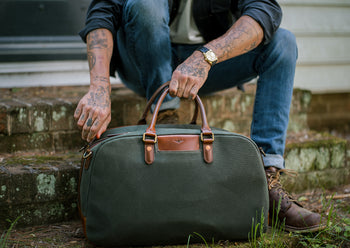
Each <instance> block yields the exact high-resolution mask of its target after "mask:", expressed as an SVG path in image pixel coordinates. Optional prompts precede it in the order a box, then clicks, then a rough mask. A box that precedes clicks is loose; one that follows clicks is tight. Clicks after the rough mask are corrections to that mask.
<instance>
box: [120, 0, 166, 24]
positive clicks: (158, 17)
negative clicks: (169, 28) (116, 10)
mask: <svg viewBox="0 0 350 248" xmlns="http://www.w3.org/2000/svg"><path fill="white" fill-rule="evenodd" d="M123 21H124V22H137V23H138V24H140V25H143V27H144V28H145V30H144V31H146V30H148V29H149V28H152V27H157V25H158V24H162V25H163V24H168V22H169V8H168V1H159V0H128V1H127V2H126V4H125V6H124V20H123Z"/></svg>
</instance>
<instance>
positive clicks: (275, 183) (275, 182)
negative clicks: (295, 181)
mask: <svg viewBox="0 0 350 248" xmlns="http://www.w3.org/2000/svg"><path fill="white" fill-rule="evenodd" d="M281 173H285V174H286V175H288V176H291V177H296V176H297V174H298V173H297V172H296V171H294V170H290V169H280V170H278V171H276V173H273V172H269V171H268V172H267V177H268V187H269V190H271V189H275V190H276V191H277V192H278V194H279V195H280V196H281V197H282V199H285V198H287V199H288V200H290V201H292V202H295V200H294V199H293V197H292V196H290V194H289V193H288V192H287V191H286V190H285V189H284V188H283V186H282V184H281V181H280V175H281Z"/></svg>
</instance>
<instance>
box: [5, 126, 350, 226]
mask: <svg viewBox="0 0 350 248" xmlns="http://www.w3.org/2000/svg"><path fill="white" fill-rule="evenodd" d="M348 150H349V149H348V147H347V141H346V140H344V139H340V138H337V137H334V136H330V135H325V134H318V133H312V132H311V133H306V132H303V133H296V134H293V135H292V136H290V137H289V139H288V145H287V149H286V167H287V168H289V169H294V170H296V171H297V172H298V173H299V176H297V177H295V178H293V177H286V175H284V177H283V179H284V181H285V185H286V188H287V189H288V190H290V192H298V191H302V190H306V189H312V188H324V189H328V188H332V187H335V186H337V185H341V184H347V183H350V176H349V173H350V164H349V163H347V161H346V159H347V158H348V157H349V154H347V151H348ZM80 156H81V154H80V153H78V152H65V153H48V152H46V153H31V154H28V153H27V154H23V153H22V154H20V155H19V154H17V155H14V154H4V155H0V230H1V229H2V228H4V227H5V226H6V225H7V224H8V222H7V221H6V220H7V219H9V220H14V219H16V218H17V217H18V216H22V217H21V218H20V220H19V223H18V225H19V226H28V225H39V224H47V223H55V222H61V221H67V220H72V219H77V218H78V212H77V191H78V181H79V176H78V175H79V166H80Z"/></svg>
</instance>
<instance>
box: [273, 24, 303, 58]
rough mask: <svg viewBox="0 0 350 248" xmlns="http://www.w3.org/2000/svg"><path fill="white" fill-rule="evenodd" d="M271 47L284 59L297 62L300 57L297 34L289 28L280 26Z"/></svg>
mask: <svg viewBox="0 0 350 248" xmlns="http://www.w3.org/2000/svg"><path fill="white" fill-rule="evenodd" d="M270 45H271V46H270V47H272V48H273V52H275V53H276V54H278V55H279V56H280V57H281V59H282V61H286V62H287V63H288V62H291V63H293V64H294V63H296V60H297V59H298V46H297V42H296V38H295V35H294V34H293V33H292V32H290V31H289V30H286V29H283V28H280V29H278V30H277V32H276V33H275V35H274V37H273V39H272V41H271V43H270Z"/></svg>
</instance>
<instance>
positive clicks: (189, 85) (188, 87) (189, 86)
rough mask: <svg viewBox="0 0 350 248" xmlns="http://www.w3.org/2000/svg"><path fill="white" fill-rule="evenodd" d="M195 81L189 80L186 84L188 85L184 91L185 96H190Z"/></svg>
mask: <svg viewBox="0 0 350 248" xmlns="http://www.w3.org/2000/svg"><path fill="white" fill-rule="evenodd" d="M193 85H194V83H193V82H192V83H190V82H188V81H187V84H186V87H185V90H184V93H183V97H185V98H189V96H190V91H191V90H192V87H193Z"/></svg>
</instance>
